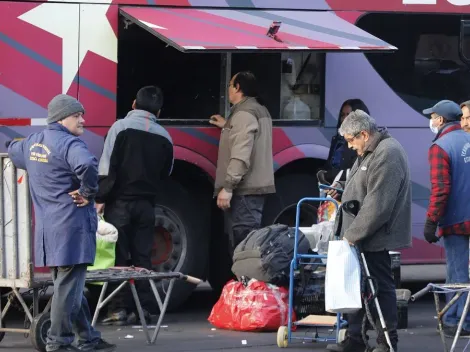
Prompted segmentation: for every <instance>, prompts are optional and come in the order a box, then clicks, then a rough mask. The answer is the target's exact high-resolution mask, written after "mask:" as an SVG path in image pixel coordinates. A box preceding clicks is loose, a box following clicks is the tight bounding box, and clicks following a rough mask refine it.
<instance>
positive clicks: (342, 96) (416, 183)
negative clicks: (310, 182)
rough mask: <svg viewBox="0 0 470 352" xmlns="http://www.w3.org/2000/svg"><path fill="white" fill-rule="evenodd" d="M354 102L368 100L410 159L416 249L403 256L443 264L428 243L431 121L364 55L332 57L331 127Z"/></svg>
mask: <svg viewBox="0 0 470 352" xmlns="http://www.w3.org/2000/svg"><path fill="white" fill-rule="evenodd" d="M351 98H360V99H362V100H363V101H364V102H365V104H366V105H367V106H368V108H369V110H370V113H371V115H372V116H373V117H374V118H375V119H376V121H377V123H378V125H379V126H384V127H388V129H389V132H390V133H391V135H392V136H393V137H394V138H396V139H397V140H398V141H399V142H400V143H401V144H402V145H403V147H404V148H405V150H406V152H407V154H408V158H409V164H410V169H411V179H412V190H413V208H412V215H413V218H412V234H413V248H411V249H407V250H404V251H403V257H402V259H403V262H406V263H431V262H440V261H441V259H442V251H441V245H440V244H435V245H431V244H428V243H427V242H425V241H424V239H423V227H424V222H425V220H426V209H427V205H428V200H429V194H430V183H429V165H428V160H427V153H428V148H429V145H430V143H431V141H432V138H433V136H432V134H431V132H430V131H429V128H428V127H427V126H428V121H427V120H426V119H425V118H424V117H423V116H422V115H421V114H419V113H418V112H417V111H416V110H414V109H412V108H411V107H410V106H408V105H407V104H406V103H405V102H404V101H403V100H402V99H400V98H399V97H398V96H397V95H396V94H395V92H394V91H393V90H392V89H391V88H390V87H389V86H388V85H387V84H386V82H384V81H383V80H382V79H381V78H380V76H379V75H378V73H377V72H376V71H375V70H374V68H373V67H372V66H371V65H370V63H369V62H368V61H367V59H366V58H365V56H364V55H363V54H328V55H327V63H326V98H325V104H326V111H327V113H326V117H327V121H326V124H327V126H329V127H333V126H336V123H337V120H336V119H337V116H338V113H337V112H338V111H339V109H340V107H341V104H342V103H343V101H344V100H346V99H351ZM410 127H414V128H410Z"/></svg>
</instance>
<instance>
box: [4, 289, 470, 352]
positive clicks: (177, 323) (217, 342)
mask: <svg viewBox="0 0 470 352" xmlns="http://www.w3.org/2000/svg"><path fill="white" fill-rule="evenodd" d="M410 288H412V290H413V292H414V291H415V290H416V289H417V288H418V287H416V286H415V287H410ZM213 303H214V299H213V297H212V295H211V292H210V290H208V289H207V288H203V289H199V290H197V291H196V292H195V293H194V294H193V296H192V297H191V299H190V301H189V302H188V303H187V304H186V305H185V306H184V307H183V308H182V309H181V310H180V311H179V312H175V313H169V314H167V318H166V319H165V321H164V326H165V328H164V329H163V330H162V331H161V334H160V335H159V338H158V340H157V342H156V345H155V346H147V345H146V342H145V339H144V335H143V332H141V331H140V329H139V328H138V327H137V328H134V327H125V328H120V329H119V328H116V327H114V328H110V327H106V328H105V327H100V330H101V331H102V332H103V335H104V337H105V338H106V339H108V340H110V341H113V342H115V343H117V344H118V346H119V347H118V351H122V352H130V351H155V350H159V351H175V352H177V351H222V350H230V351H247V350H248V351H249V350H251V351H260V352H263V351H277V350H279V348H278V347H277V345H276V334H275V333H243V332H232V331H223V330H213V327H212V326H211V325H210V324H209V323H208V321H207V317H208V315H209V313H210V310H211V307H212V305H213ZM435 315H436V313H435V311H434V305H433V301H432V300H431V297H427V298H424V299H423V300H421V301H420V302H416V303H412V304H410V306H409V328H408V329H407V330H401V331H400V346H399V347H400V352H401V351H426V352H433V351H442V350H443V347H442V344H441V342H440V338H439V335H438V334H437V333H436V330H435V329H436V320H435V318H434V317H435ZM22 319H23V318H22V317H20V316H18V315H17V316H16V317H11V318H10V319H9V321H8V325H9V327H21V323H22ZM307 334H308V331H307V330H301V331H299V332H297V333H296V336H305V335H307ZM128 335H130V336H132V338H126V336H127V337H129V336H128ZM448 341H449V344H450V342H451V341H450V340H448ZM469 341H470V340H461V341H460V342H459V344H458V348H457V349H456V351H463V350H464V348H465V346H466V344H467V342H469ZM2 350H4V351H12V352H23V351H32V347H31V345H30V343H29V339H28V338H25V337H24V336H23V335H20V334H13V333H10V334H7V335H6V336H5V338H4V340H3V341H2V342H1V343H0V351H2ZM312 350H313V351H324V350H325V344H312V343H302V342H294V343H292V345H291V346H289V347H288V348H287V349H286V351H312ZM468 351H469V352H470V347H469V348H468Z"/></svg>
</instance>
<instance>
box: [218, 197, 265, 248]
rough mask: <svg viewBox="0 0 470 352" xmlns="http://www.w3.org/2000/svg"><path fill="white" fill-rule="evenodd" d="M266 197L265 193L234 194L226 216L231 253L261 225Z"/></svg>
mask: <svg viewBox="0 0 470 352" xmlns="http://www.w3.org/2000/svg"><path fill="white" fill-rule="evenodd" d="M265 199H266V196H264V195H246V196H241V195H233V197H232V200H231V202H230V209H229V211H228V212H227V217H226V220H228V221H227V222H228V224H227V225H228V229H227V230H228V233H229V234H230V242H231V253H233V251H234V250H235V248H236V247H237V245H238V244H239V243H240V242H241V241H243V240H244V239H245V238H246V236H247V235H248V234H249V233H250V232H251V231H253V230H256V229H259V228H260V227H261V219H262V216H263V208H264V202H265Z"/></svg>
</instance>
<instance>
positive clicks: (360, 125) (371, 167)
mask: <svg viewBox="0 0 470 352" xmlns="http://www.w3.org/2000/svg"><path fill="white" fill-rule="evenodd" d="M339 133H340V135H341V136H343V137H344V139H345V141H346V142H347V143H348V147H349V148H350V149H353V150H355V151H356V152H357V155H358V157H357V160H356V162H355V163H354V165H353V166H352V168H351V171H350V173H349V175H348V177H347V179H346V181H345V182H343V181H340V182H339V184H340V187H339V188H341V189H344V192H343V195H342V197H341V201H342V202H347V201H350V200H357V201H359V203H360V209H359V212H358V214H357V215H356V217H353V216H351V215H349V214H347V213H346V212H343V214H342V216H343V224H342V228H341V237H342V238H343V239H345V240H347V241H348V242H349V243H350V244H352V245H356V244H360V245H361V246H362V251H363V253H364V256H365V258H366V260H367V263H368V266H369V270H370V274H371V276H372V277H374V278H375V279H376V280H377V285H378V295H377V298H378V300H379V302H380V306H381V308H382V313H383V316H384V319H385V322H386V324H387V329H388V332H389V334H390V340H391V343H392V346H393V349H394V350H395V351H397V344H398V334H397V321H398V318H397V301H396V291H395V282H394V280H393V275H392V267H391V260H390V255H389V251H393V250H398V249H403V248H408V247H411V181H410V170H409V164H408V157H407V154H406V152H405V150H404V149H403V147H402V146H401V145H400V143H399V142H398V141H397V140H396V139H394V138H393V137H392V136H390V134H389V133H388V132H387V129H386V128H383V129H379V128H378V127H377V124H376V122H375V120H374V119H373V118H372V117H370V116H369V115H368V114H367V113H365V112H364V111H362V110H356V111H353V112H351V113H350V114H349V115H348V116H347V117H346V119H345V120H344V122H343V124H342V125H341V127H340V129H339ZM327 193H328V194H329V195H330V196H332V197H334V198H336V199H339V195H338V193H336V192H335V191H328V192H327ZM467 258H468V257H467ZM371 310H372V314H373V316H374V318H375V322H376V325H377V328H378V329H379V331H378V334H377V344H378V345H377V347H375V348H374V349H373V351H375V352H386V351H389V348H388V346H387V342H386V340H385V335H384V333H383V331H380V326H381V325H380V322H379V321H378V320H377V314H376V312H375V311H374V310H373V309H371ZM363 317H364V309H361V310H360V311H358V312H355V313H351V314H348V318H347V320H348V324H349V327H348V334H347V335H348V336H347V338H346V340H345V341H344V342H343V343H341V344H340V345H339V346H336V347H337V349H335V350H341V351H343V352H357V351H365V349H366V345H365V344H364V341H363V339H362V333H361V329H362V321H363Z"/></svg>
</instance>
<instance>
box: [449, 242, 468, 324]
mask: <svg viewBox="0 0 470 352" xmlns="http://www.w3.org/2000/svg"><path fill="white" fill-rule="evenodd" d="M468 244H469V237H468V236H466V235H447V236H444V248H445V251H446V259H447V280H446V282H447V283H448V284H456V283H468V282H469V281H470V280H469V277H468V254H469V250H468ZM452 297H453V294H446V301H447V302H449V301H450V300H451V299H452ZM466 299H467V293H464V294H462V296H460V298H459V299H458V301H457V302H456V303H455V304H454V305H453V306H452V307H451V308H450V309H449V310H448V311H447V313H446V314H445V315H444V319H443V321H444V324H445V325H448V326H457V325H458V324H459V321H460V318H461V316H462V313H463V307H464V305H465V300H466ZM463 329H464V330H470V315H469V314H467V316H466V318H465V321H464V324H463Z"/></svg>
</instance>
